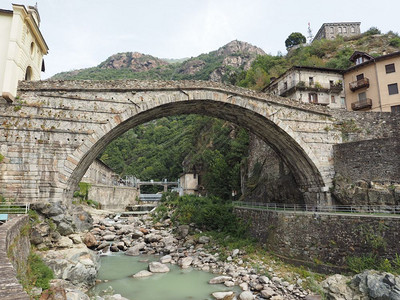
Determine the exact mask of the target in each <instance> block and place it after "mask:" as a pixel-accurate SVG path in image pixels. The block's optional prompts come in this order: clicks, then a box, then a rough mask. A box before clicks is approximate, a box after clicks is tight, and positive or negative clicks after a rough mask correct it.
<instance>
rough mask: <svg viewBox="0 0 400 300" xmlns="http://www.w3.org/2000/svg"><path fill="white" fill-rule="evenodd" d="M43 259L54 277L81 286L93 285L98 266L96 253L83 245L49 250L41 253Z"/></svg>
mask: <svg viewBox="0 0 400 300" xmlns="http://www.w3.org/2000/svg"><path fill="white" fill-rule="evenodd" d="M43 261H44V263H45V264H46V265H48V266H49V267H50V268H51V269H52V270H53V272H54V276H55V277H56V278H58V279H63V280H65V281H68V282H70V283H72V284H73V285H74V286H77V287H81V288H88V287H91V286H93V285H94V283H95V280H96V276H97V272H98V269H99V267H100V265H99V257H98V255H97V254H96V253H95V252H93V251H90V250H87V248H84V247H81V248H74V249H68V250H58V251H54V250H50V251H48V252H46V253H43Z"/></svg>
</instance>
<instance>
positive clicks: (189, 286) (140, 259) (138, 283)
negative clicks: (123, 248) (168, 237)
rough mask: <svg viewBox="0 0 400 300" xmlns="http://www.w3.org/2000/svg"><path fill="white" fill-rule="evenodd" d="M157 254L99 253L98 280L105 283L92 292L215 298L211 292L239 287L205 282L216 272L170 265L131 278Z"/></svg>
mask: <svg viewBox="0 0 400 300" xmlns="http://www.w3.org/2000/svg"><path fill="white" fill-rule="evenodd" d="M158 259H159V257H158V256H144V255H141V256H127V255H124V254H122V253H117V254H112V255H109V256H102V257H101V258H100V261H101V267H100V270H99V274H98V277H97V278H98V279H100V280H102V281H104V280H107V281H108V282H102V283H99V284H97V285H96V286H95V287H94V288H93V289H92V291H91V294H92V293H95V294H96V295H99V294H100V295H101V292H102V291H104V290H106V289H107V288H108V287H109V286H111V287H112V288H113V289H114V293H115V294H121V295H122V296H123V297H125V298H128V299H130V300H151V299H163V300H189V299H190V300H205V299H210V300H211V299H214V298H213V297H212V296H211V293H213V292H221V291H236V292H239V291H240V289H239V288H238V287H237V286H235V287H234V288H228V287H225V286H224V285H223V284H217V285H211V284H208V281H209V280H210V279H211V278H213V277H215V276H218V275H216V274H212V273H208V272H203V271H199V270H195V269H193V268H188V269H181V268H180V267H179V266H176V265H169V268H170V270H171V271H170V272H168V273H163V274H155V275H153V276H150V277H146V278H133V277H132V275H133V274H135V273H137V272H139V271H141V270H145V269H147V266H148V263H149V262H150V261H157V260H158Z"/></svg>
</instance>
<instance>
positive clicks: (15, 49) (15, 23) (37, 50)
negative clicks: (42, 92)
mask: <svg viewBox="0 0 400 300" xmlns="http://www.w3.org/2000/svg"><path fill="white" fill-rule="evenodd" d="M39 26H40V16H39V12H38V9H37V7H36V6H28V7H25V6H24V5H19V4H13V5H12V10H6V9H0V98H1V97H2V98H3V99H5V100H6V101H7V102H12V101H13V100H14V99H15V96H16V93H17V85H18V81H19V80H40V72H41V71H44V62H43V56H44V55H46V54H47V53H48V50H49V48H48V47H47V44H46V42H45V40H44V38H43V36H42V34H41V32H40V30H39Z"/></svg>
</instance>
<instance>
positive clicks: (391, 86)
mask: <svg viewBox="0 0 400 300" xmlns="http://www.w3.org/2000/svg"><path fill="white" fill-rule="evenodd" d="M388 90H389V95H395V94H398V93H399V88H398V87H397V83H392V84H388Z"/></svg>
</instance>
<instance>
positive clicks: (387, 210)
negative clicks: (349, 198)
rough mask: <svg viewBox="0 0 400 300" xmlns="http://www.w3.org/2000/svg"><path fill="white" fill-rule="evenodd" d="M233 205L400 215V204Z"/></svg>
mask: <svg viewBox="0 0 400 300" xmlns="http://www.w3.org/2000/svg"><path fill="white" fill-rule="evenodd" d="M233 205H234V206H238V207H247V208H258V209H265V210H274V211H294V212H315V213H316V212H322V213H346V214H350V213H353V214H396V215H400V205H393V206H392V205H390V206H389V205H333V206H325V205H312V204H286V203H261V202H241V201H234V202H233Z"/></svg>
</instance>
